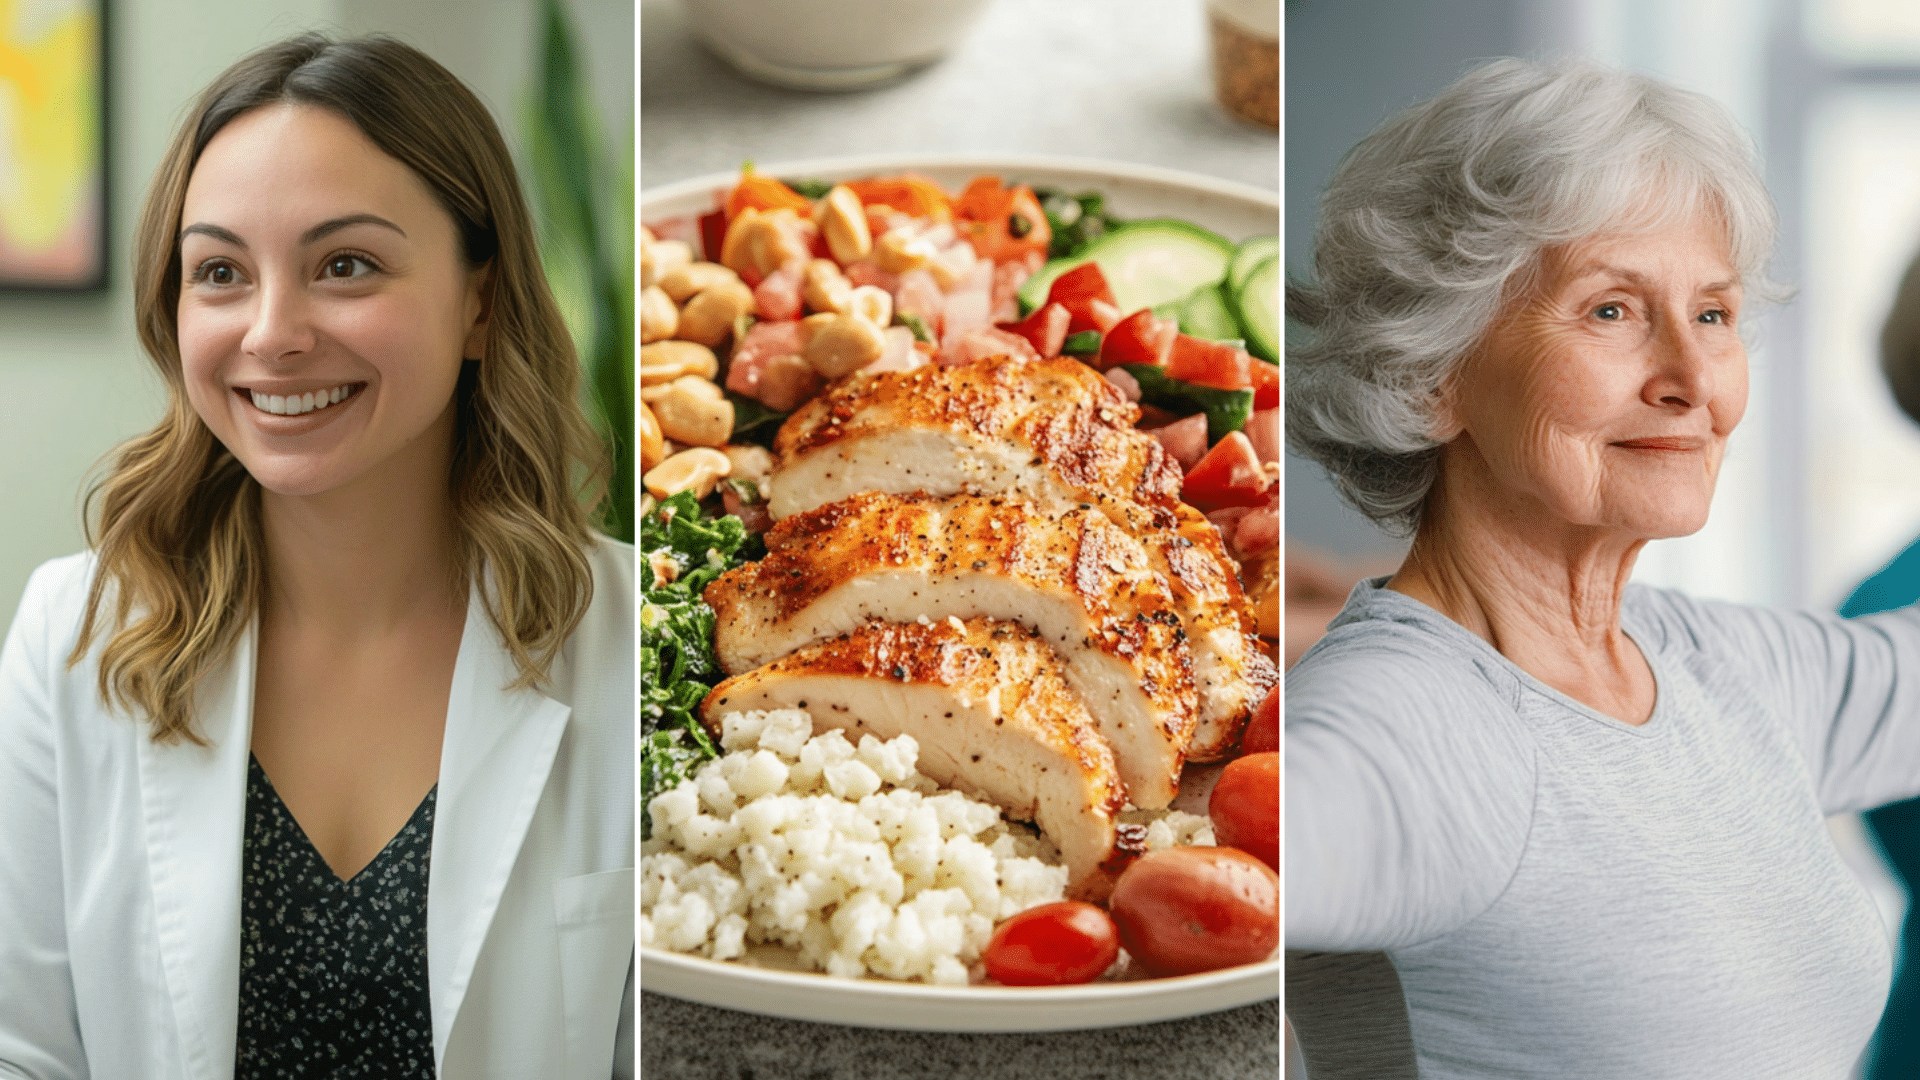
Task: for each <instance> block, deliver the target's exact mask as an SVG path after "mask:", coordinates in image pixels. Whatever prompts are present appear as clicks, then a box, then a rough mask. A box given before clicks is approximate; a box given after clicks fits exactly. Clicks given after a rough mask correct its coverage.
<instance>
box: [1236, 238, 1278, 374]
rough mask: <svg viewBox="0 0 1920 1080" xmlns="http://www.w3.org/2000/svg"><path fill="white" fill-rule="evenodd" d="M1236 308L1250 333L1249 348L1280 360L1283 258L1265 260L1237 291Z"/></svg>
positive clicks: (1248, 333)
mask: <svg viewBox="0 0 1920 1080" xmlns="http://www.w3.org/2000/svg"><path fill="white" fill-rule="evenodd" d="M1233 306H1234V310H1235V312H1236V313H1237V314H1238V315H1239V316H1240V328H1241V329H1242V330H1244V331H1246V333H1247V351H1248V352H1250V353H1252V354H1253V355H1255V356H1257V357H1259V358H1260V359H1262V360H1265V361H1267V362H1268V363H1273V364H1277V363H1279V362H1280V257H1279V256H1277V255H1276V256H1274V257H1273V258H1270V259H1267V260H1265V261H1263V262H1262V263H1261V264H1260V265H1258V266H1256V267H1254V268H1253V270H1252V271H1251V272H1249V273H1248V274H1247V280H1246V281H1245V282H1244V283H1243V284H1242V285H1241V286H1240V288H1239V290H1238V291H1237V292H1235V293H1234V305H1233Z"/></svg>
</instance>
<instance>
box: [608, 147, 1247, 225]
mask: <svg viewBox="0 0 1920 1080" xmlns="http://www.w3.org/2000/svg"><path fill="white" fill-rule="evenodd" d="M754 169H755V170H756V171H758V172H760V173H762V174H764V175H766V176H778V177H786V178H789V179H796V180H797V179H808V180H857V179H859V178H860V177H863V176H876V175H893V174H898V173H902V172H916V173H919V174H920V175H922V176H925V177H926V178H927V179H929V180H932V181H934V182H935V183H938V184H939V185H940V186H942V187H944V188H946V189H947V190H948V191H949V192H957V191H959V190H960V189H961V188H963V187H965V186H966V185H967V182H968V181H969V180H972V179H973V178H974V177H976V176H979V175H980V174H982V173H991V174H993V175H996V176H999V177H1000V178H1001V179H1002V180H1004V181H1018V182H1020V183H1024V184H1030V185H1033V184H1037V185H1040V186H1042V187H1054V188H1064V189H1065V190H1067V191H1070V192H1074V193H1076V194H1077V193H1079V192H1082V191H1098V192H1100V193H1101V194H1103V195H1105V196H1106V197H1107V212H1108V213H1111V214H1113V215H1114V216H1115V217H1121V218H1145V217H1177V218H1185V219H1186V220H1188V221H1192V222H1194V223H1195V224H1198V225H1203V226H1205V227H1206V228H1209V229H1212V230H1213V231H1215V232H1217V233H1219V234H1221V235H1222V236H1225V237H1226V238H1227V239H1229V240H1233V241H1240V240H1245V239H1246V238H1247V237H1249V236H1273V235H1276V234H1278V233H1279V231H1280V195H1279V193H1278V192H1273V191H1262V190H1261V189H1259V188H1256V187H1250V186H1248V185H1246V184H1240V183H1235V182H1233V181H1231V180H1216V179H1214V178H1213V177H1209V176H1196V175H1194V174H1192V173H1183V172H1175V171H1173V170H1171V169H1156V168H1152V167H1150V166H1146V165H1123V164H1120V163H1118V162H1106V161H1089V160H1087V159H1084V158H1067V157H1036V156H1025V157H1012V156H1009V157H932V156H912V155H903V154H893V155H885V156H871V157H847V158H819V159H816V160H813V161H795V162H788V163H784V164H778V165H762V164H759V163H755V165H754ZM739 179H740V177H739V174H738V173H716V174H713V175H710V176H701V177H696V178H694V179H692V180H682V181H680V182H678V183H674V184H667V185H664V186H662V187H657V188H655V189H653V190H652V191H647V192H642V193H641V195H640V219H641V220H642V221H656V220H659V219H661V218H669V217H681V216H683V215H688V214H704V213H707V212H709V211H711V210H713V209H715V208H716V207H717V206H719V198H718V196H724V195H725V194H726V192H727V191H728V190H729V189H731V188H732V187H733V185H734V184H735V183H737V182H738V181H739Z"/></svg>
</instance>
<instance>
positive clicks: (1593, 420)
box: [1286, 61, 1920, 1080]
mask: <svg viewBox="0 0 1920 1080" xmlns="http://www.w3.org/2000/svg"><path fill="white" fill-rule="evenodd" d="M1772 231H1773V217H1772V211H1771V206H1770V203H1769V201H1768V199H1767V196H1766V193H1765V191H1764V190H1763V189H1762V187H1761V183H1760V180H1759V177H1758V175H1757V173H1756V169H1755V165H1754V160H1753V156H1752V153H1751V151H1750V150H1749V149H1748V147H1747V145H1746V143H1745V142H1744V140H1743V139H1742V138H1741V136H1740V134H1739V133H1738V131H1737V130H1736V128H1735V127H1734V125H1733V123H1732V122H1731V121H1730V119H1729V118H1728V117H1727V115H1726V114H1725V113H1724V112H1723V111H1722V110H1721V109H1720V108H1718V107H1717V106H1715V105H1714V104H1712V103H1711V102H1709V101H1707V100H1705V99H1703V98H1701V97H1698V96H1696V95H1693V94H1689V93H1684V92H1681V91H1679V90H1676V89H1674V88H1672V87H1668V86H1665V85H1662V84H1660V83H1658V82H1654V81H1652V80H1649V79H1645V78H1640V77H1636V76H1631V75H1626V74H1621V73H1617V72H1612V71H1607V70H1604V69H1600V68H1597V67H1593V66H1590V65H1584V64H1567V65H1561V66H1551V67H1543V66H1538V65H1533V64H1527V63H1522V62H1519V61H1498V62H1495V63H1491V64H1488V65H1486V66H1484V67H1481V68H1479V69H1477V70H1475V71H1474V72H1472V73H1470V74H1469V75H1467V76H1466V77H1465V78H1463V79H1462V80H1461V81H1460V82H1458V83H1456V84H1455V85H1454V86H1452V87H1450V88H1449V89H1447V90H1446V91H1445V92H1443V93H1442V94H1441V95H1440V96H1439V97H1437V98H1435V99H1433V100H1432V101H1429V102H1427V103H1425V104H1423V105H1420V106H1417V107H1415V108H1413V109H1411V110H1408V111H1407V112H1405V113H1403V114H1401V115H1399V116H1397V117H1395V118H1393V119H1392V120H1390V121H1388V122H1387V123H1386V124H1385V125H1384V126H1383V127H1382V128H1380V129H1379V130H1378V131H1376V132H1375V133H1374V134H1372V135H1371V136H1369V137H1368V138H1367V139H1366V140H1365V141H1364V142H1362V143H1361V144H1360V145H1359V146H1358V147H1357V148H1355V150H1354V151H1353V152H1352V153H1351V154H1350V155H1349V156H1348V158H1347V159H1346V161H1345V162H1344V164H1343V165H1342V166H1341V169H1340V171H1339V172H1338V174H1337V175H1336V176H1335V177H1334V180H1333V182H1332V184H1331V186H1330V188H1329V189H1328V192H1327V195H1326V198H1325V202H1324V206H1323V217H1322V224H1321V229H1320V233H1319V235H1318V238H1317V248H1316V252H1315V260H1316V261H1315V271H1316V275H1317V278H1318V282H1317V289H1316V290H1311V291H1310V290H1307V289H1304V288H1301V289H1295V290H1294V291H1293V292H1292V293H1291V294H1290V296H1289V308H1290V313H1292V314H1294V315H1296V316H1298V317H1300V318H1301V320H1302V321H1303V322H1304V323H1306V324H1307V325H1308V326H1310V327H1311V328H1312V329H1313V331H1314V334H1313V338H1314V340H1313V341H1312V342H1311V343H1310V344H1309V345H1308V346H1307V347H1305V348H1302V349H1300V350H1298V351H1296V352H1294V353H1293V354H1292V355H1290V357H1289V359H1288V367H1287V410H1288V412H1287V425H1288V437H1289V441H1290V443H1291V444H1292V445H1293V447H1294V448H1295V449H1296V450H1297V451H1298V452H1301V453H1304V454H1306V455H1309V456H1311V457H1312V458H1314V459H1315V460H1317V461H1319V462H1320V463H1321V464H1322V465H1324V466H1325V467H1326V468H1327V470H1328V471H1329V473H1331V474H1332V476H1333V478H1334V480H1335V481H1336V483H1337V484H1338V485H1339V486H1340V488H1341V489H1342V490H1343V492H1344V493H1345V495H1346V496H1347V497H1348V498H1349V499H1350V500H1351V501H1352V502H1353V504H1354V505H1355V506H1357V507H1358V508H1360V509H1361V510H1362V511H1363V512H1365V513H1367V514H1369V515H1370V516H1371V517H1372V518H1373V520H1375V521H1377V522H1379V523H1380V524H1382V525H1384V526H1387V527H1389V528H1391V529H1395V530H1397V531H1400V532H1403V533H1410V534H1411V535H1412V537H1413V544H1412V548H1411V550H1410V552H1409V554H1408V556H1407V559H1406V561H1405V563H1404V564H1403V565H1402V566H1401V567H1400V569H1399V571H1398V572H1397V573H1395V574H1393V575H1392V576H1391V577H1388V578H1381V579H1375V580H1371V581H1366V582H1362V583H1361V584H1360V585H1359V586H1358V587H1356V588H1355V590H1354V592H1353V595H1352V596H1351V598H1350V599H1349V600H1348V602H1347V605H1346V608H1345V609H1344V610H1343V611H1342V613H1341V614H1340V616H1339V617H1338V618H1337V619H1335V620H1334V622H1333V624H1332V626H1331V628H1330V630H1329V632H1328V634H1327V636H1326V637H1325V638H1324V639H1323V640H1322V641H1321V642H1320V643H1319V644H1318V645H1316V646H1315V647H1314V648H1313V649H1312V650H1310V651H1309V652H1308V653H1307V654H1306V655H1305V656H1304V657H1303V658H1302V659H1301V661H1300V663H1299V664H1298V665H1297V666H1296V667H1295V668H1294V669H1293V671H1292V672H1291V673H1290V674H1289V676H1288V678H1287V691H1286V703H1287V742H1286V746H1287V817H1286V821H1287V867H1286V880H1287V907H1286V910H1287V942H1288V947H1289V948H1290V949H1291V950H1297V952H1295V953H1294V954H1293V955H1292V956H1291V957H1290V960H1291V961H1294V963H1291V964H1290V968H1294V969H1297V970H1298V971H1299V972H1300V973H1301V974H1302V975H1303V976H1311V977H1302V978H1290V981H1289V987H1288V1009H1289V1014H1290V1016H1292V1018H1293V1020H1294V1022H1295V1024H1296V1026H1297V1027H1298V1029H1299V1033H1300V1039H1301V1044H1302V1046H1303V1048H1304V1049H1306V1051H1307V1052H1308V1054H1309V1065H1310V1066H1312V1065H1313V1064H1315V1057H1316V1056H1317V1057H1318V1059H1319V1061H1321V1062H1323V1063H1327V1067H1326V1068H1325V1069H1324V1070H1322V1071H1314V1072H1313V1075H1314V1076H1315V1077H1316V1080H1324V1077H1328V1076H1334V1075H1339V1074H1338V1073H1336V1072H1335V1071H1334V1068H1333V1064H1332V1063H1333V1062H1336V1061H1337V1059H1338V1056H1339V1054H1338V1046H1339V1037H1340V1036H1341V1035H1342V1034H1343V1033H1353V1032H1359V1031H1362V1030H1366V1031H1369V1032H1372V1033H1373V1034H1372V1035H1370V1036H1369V1037H1371V1038H1379V1037H1380V1036H1379V1034H1378V1033H1380V1032H1383V1031H1384V1032H1385V1033H1386V1035H1387V1037H1389V1038H1392V1037H1394V1036H1395V1035H1396V1033H1397V1037H1398V1038H1399V1040H1400V1042H1401V1043H1402V1045H1403V1046H1405V1047H1406V1049H1407V1054H1408V1056H1409V1057H1410V1058H1412V1059H1413V1060H1412V1061H1402V1062H1397V1063H1396V1062H1380V1061H1377V1060H1376V1061H1374V1062H1372V1063H1371V1064H1369V1066H1368V1069H1369V1072H1368V1073H1367V1075H1370V1076H1376V1077H1380V1076H1394V1075H1413V1072H1412V1068H1413V1066H1414V1065H1415V1064H1417V1067H1418V1075H1420V1076H1422V1077H1427V1078H1433V1077H1469V1076H1470V1077H1555V1078H1584V1077H1623V1078H1626V1077H1631V1078H1635V1080H1645V1078H1649V1077H1686V1078H1689V1080H1704V1078H1715V1077H1726V1078H1735V1077H1738V1078H1741V1080H1751V1078H1755V1077H1790V1078H1794V1080H1811V1078H1822V1077H1844V1076H1847V1075H1848V1074H1849V1072H1850V1070H1851V1069H1852V1067H1853V1065H1854V1063H1855V1061H1856V1059H1857V1058H1858V1057H1859V1055H1860V1052H1861V1049H1862V1047H1863V1046H1864V1045H1865V1044H1866V1042H1867V1039H1868V1037H1869V1036H1870V1035H1871V1034H1872V1031H1873V1027H1874V1021H1875V1020H1876V1018H1877V1017H1878V1016H1879V1013H1880V1007H1881V1004H1882V1002H1883V1001H1884V999H1885V997H1886V993H1887V980H1888V972H1889V956H1888V948H1887V941H1886V934H1885V930H1884V928H1883V927H1882V925H1881V922H1880V919H1879V916H1878V914H1877V913H1876V911H1875V908H1874V905H1873V903H1872V901H1871V900H1870V899H1869V898H1868V896H1867V895H1866V893H1865V892H1864V890H1862V889H1861V888H1860V887H1859V885H1858V884H1856V883H1855V881H1854V880H1853V878H1852V877H1851V875H1850V874H1849V872H1848V870H1847V869H1846V867H1845V866H1844V865H1843V864H1842V862H1841V859H1840V856H1839V854H1838V852H1837V851H1836V850H1835V848H1834V845H1833V843H1832V841H1831V839H1830V838H1829V834H1828V832H1827V830H1826V828H1825V825H1824V818H1825V817H1826V816H1827V815H1829V814H1836V813H1841V812H1846V811H1852V810H1858V809H1860V808H1863V807H1868V806H1877V805H1880V804H1883V803H1887V802H1890V801H1893V800H1896V799H1901V798H1905V797H1908V796H1911V795H1913V794H1915V793H1916V792H1920V614H1916V613H1914V612H1912V611H1906V612H1896V613H1889V614H1885V615H1877V616H1871V617H1868V618H1863V619H1859V620H1854V621H1852V622H1847V621H1843V620H1841V619H1839V618H1837V617H1828V616H1819V615H1810V614H1808V615H1803V614H1784V613H1775V612H1769V611H1762V610H1755V609H1750V608H1743V607H1737V606H1732V605H1727V604H1714V603H1703V602H1697V601H1693V600H1690V599H1688V598H1687V597H1685V596H1683V595H1681V594H1678V593H1674V592H1669V591H1664V590H1658V589H1652V588H1646V587H1643V586H1636V585H1629V584H1628V577H1629V576H1630V574H1631V572H1632V569H1633V563H1634V559H1635V556H1636V555H1637V554H1638V553H1639V551H1640V548H1641V546H1642V545H1644V544H1645V543H1646V542H1647V541H1648V540H1652V539H1656V538H1659V537H1668V536H1682V535H1685V534H1687V533H1691V532H1693V531H1695V530H1696V529H1699V528H1700V527H1701V525H1702V524H1703V523H1704V522H1705V521H1706V518H1707V511H1708V506H1709V503H1710V502H1711V499H1712V495H1713V486H1714V480H1715V477H1716V475H1717V474H1718V471H1719V466H1720V462H1721V460H1722V458H1723V455H1724V454H1725V451H1726V445H1727V437H1728V435H1729V434H1731V433H1732V431H1733V429H1734V427H1735V426H1736V425H1737V424H1738V423H1739V421H1740V418H1741V414H1742V412H1743V411H1744V409H1745V407H1746V400H1747V358H1746V351H1745V348H1744V347H1743V344H1742V341H1741V336H1740V332H1741V325H1742V320H1743V317H1744V316H1745V315H1746V313H1747V309H1748V308H1749V307H1750V306H1751V303H1752V301H1753V298H1754V294H1756V293H1758V292H1761V291H1763V286H1762V283H1761V282H1760V281H1759V275H1760V269H1761V263H1762V260H1763V258H1764V257H1765V255H1766V253H1767V250H1768V247H1769V244H1770V241H1771V237H1772ZM1367 953H1371V954H1374V955H1372V956H1371V957H1367V956H1353V955H1351V954H1367ZM1327 954H1346V955H1344V956H1329V955H1327ZM1362 984H1364V986H1365V987H1366V988H1367V989H1368V991H1369V992H1368V993H1367V994H1366V995H1364V999H1363V1000H1364V1001H1365V1002H1366V1003H1367V1004H1366V1005H1365V1006H1364V1007H1361V1006H1355V1007H1352V1008H1344V1009H1343V1008H1329V1007H1328V1005H1327V1003H1328V1002H1329V1001H1337V1000H1339V995H1341V994H1354V993H1355V992H1356V991H1355V988H1356V987H1358V986H1361V985H1362ZM1371 1049H1373V1050H1375V1051H1378V1049H1379V1046H1378V1045H1376V1046H1374V1047H1372V1048H1371Z"/></svg>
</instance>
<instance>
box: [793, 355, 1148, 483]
mask: <svg viewBox="0 0 1920 1080" xmlns="http://www.w3.org/2000/svg"><path fill="white" fill-rule="evenodd" d="M1139 417H1140V409H1139V406H1137V405H1134V404H1133V403H1132V402H1130V401H1128V400H1127V399H1126V396H1125V395H1124V394H1122V393H1121V392H1120V391H1119V389H1118V388H1117V387H1115V386H1114V385H1113V384H1112V383H1110V382H1108V381H1107V380H1106V379H1105V378H1103V377H1102V376H1101V375H1100V373H1099V372H1096V371H1094V370H1093V369H1091V368H1089V367H1087V366H1086V365H1085V364H1082V363H1080V362H1079V361H1078V360H1074V359H1072V358H1070V357H1058V358H1055V359H1052V360H1042V361H1039V362H1038V363H1036V362H1033V361H1030V360H1017V359H1014V358H1011V357H997V358H994V359H989V360H983V361H981V362H979V363H974V364H962V365H959V366H956V367H944V368H942V367H922V368H915V369H914V370H912V371H902V372H888V373H885V374H880V375H856V376H853V377H851V378H848V379H844V380H842V381H840V382H839V383H836V384H835V385H834V386H832V387H831V388H829V389H828V390H827V391H826V392H825V393H823V394H821V395H820V396H819V397H816V398H814V399H813V400H812V401H809V402H808V403H807V404H805V405H803V406H801V408H800V409H799V410H798V411H796V412H795V413H794V414H793V416H792V417H790V418H788V420H787V422H786V423H785V424H783V425H781V428H780V434H779V436H778V437H777V438H776V439H775V440H774V450H775V452H776V454H777V455H778V457H779V461H778V464H777V465H776V467H775V470H774V474H773V477H772V483H771V491H770V493H769V495H768V503H767V505H768V509H769V510H770V511H771V512H772V514H773V516H774V517H775V518H776V519H778V518H783V517H786V516H787V515H789V514H796V513H799V512H801V511H804V510H809V509H811V508H813V507H816V506H821V505H824V504H826V503H830V502H834V501H836V500H838V499H844V498H846V497H847V496H849V495H852V494H855V493H857V492H861V491H893V492H902V493H904V492H910V491H925V492H928V493H930V494H940V495H944V494H952V493H956V492H961V491H972V492H977V493H986V494H992V493H995V492H1004V491H1019V492H1022V493H1026V494H1029V495H1032V496H1034V497H1037V498H1043V499H1046V500H1048V501H1051V502H1067V503H1078V502H1088V501H1094V502H1105V501H1106V500H1108V499H1116V500H1123V501H1127V502H1132V503H1146V504H1153V503H1160V502H1167V501H1170V500H1174V499H1177V498H1179V496H1180V480H1181V474H1180V464H1179V462H1177V461H1175V460H1174V459H1173V458H1172V457H1171V456H1170V455H1168V454H1167V453H1166V451H1165V450H1164V449H1162V448H1161V446H1160V443H1159V441H1158V440H1156V439H1154V438H1153V437H1152V436H1150V435H1146V434H1143V433H1141V432H1139V431H1135V430H1134V429H1133V422H1134V421H1135V420H1137V419H1139ZM1109 516H1112V515H1111V514H1110V515H1109Z"/></svg>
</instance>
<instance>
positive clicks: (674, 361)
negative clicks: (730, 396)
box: [640, 341, 720, 386]
mask: <svg viewBox="0 0 1920 1080" xmlns="http://www.w3.org/2000/svg"><path fill="white" fill-rule="evenodd" d="M719 374H720V360H719V358H718V357H716V356H714V355H713V350H712V349H709V348H707V347H706V346H705V345H702V344H700V343H699V342H696V341H656V342H654V343H652V344H650V345H642V346H640V385H641V386H652V385H655V384H656V383H670V382H672V381H673V380H675V379H677V378H679V377H680V376H682V375H698V376H700V377H701V378H703V379H712V378H715V377H717V376H718V375H719Z"/></svg>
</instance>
